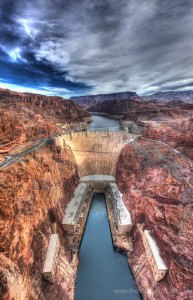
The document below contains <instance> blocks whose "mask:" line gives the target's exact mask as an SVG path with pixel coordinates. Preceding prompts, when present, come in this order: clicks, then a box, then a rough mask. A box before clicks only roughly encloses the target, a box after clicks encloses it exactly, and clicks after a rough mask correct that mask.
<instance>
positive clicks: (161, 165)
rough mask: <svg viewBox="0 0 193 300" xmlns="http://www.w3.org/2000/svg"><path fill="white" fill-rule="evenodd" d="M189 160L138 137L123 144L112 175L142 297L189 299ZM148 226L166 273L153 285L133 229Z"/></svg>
mask: <svg viewBox="0 0 193 300" xmlns="http://www.w3.org/2000/svg"><path fill="white" fill-rule="evenodd" d="M192 170H193V163H192V160H190V159H189V158H188V157H186V156H184V155H182V154H180V153H177V152H176V151H175V149H173V148H171V147H170V146H167V145H164V144H161V143H159V142H157V141H148V140H144V139H143V138H140V139H139V140H138V141H137V142H133V143H130V144H128V145H126V146H124V148H123V150H122V152H121V154H120V156H119V160H118V166H117V172H116V179H117V182H118V186H119V189H120V191H121V192H122V193H123V199H124V202H125V204H126V206H127V207H128V209H129V210H130V212H131V215H132V221H133V223H134V229H133V232H132V237H133V242H134V244H133V250H132V252H131V254H130V257H129V263H130V266H131V267H132V270H133V272H134V275H135V276H136V281H137V283H138V286H139V288H140V289H141V292H142V294H143V296H144V299H152V300H153V299H175V298H176V299H178V300H182V299H191V298H192V297H193V292H192V284H193V271H192V268H193V263H192V261H193V252H192V249H193V236H192V232H193V200H192V199H193V197H192V195H193V171H192ZM137 224H142V225H143V226H144V229H149V230H152V233H153V235H154V237H155V239H156V241H157V243H158V246H159V249H160V252H161V254H162V257H163V259H164V260H165V262H166V263H167V266H168V268H169V271H168V273H167V275H166V277H165V278H164V279H163V280H162V281H160V282H159V283H157V284H156V282H155V281H154V277H153V273H152V270H151V267H150V265H149V263H148V261H147V260H146V259H145V249H144V246H143V243H142V238H141V235H140V233H139V230H138V229H137Z"/></svg>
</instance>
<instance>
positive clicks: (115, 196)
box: [109, 183, 132, 234]
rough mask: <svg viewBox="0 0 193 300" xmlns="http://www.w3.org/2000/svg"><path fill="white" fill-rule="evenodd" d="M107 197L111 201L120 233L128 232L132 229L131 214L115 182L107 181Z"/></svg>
mask: <svg viewBox="0 0 193 300" xmlns="http://www.w3.org/2000/svg"><path fill="white" fill-rule="evenodd" d="M109 197H110V200H111V202H112V206H113V211H114V216H115V219H116V223H117V228H118V231H119V232H120V233H122V234H124V233H129V232H130V231H131V229H132V221H131V215H130V213H129V211H128V209H127V208H126V206H125V204H124V202H123V200H122V195H121V193H120V191H119V189H118V186H117V184H116V183H109Z"/></svg>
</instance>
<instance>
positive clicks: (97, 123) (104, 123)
mask: <svg viewBox="0 0 193 300" xmlns="http://www.w3.org/2000/svg"><path fill="white" fill-rule="evenodd" d="M92 119H93V122H92V123H91V124H90V126H89V130H91V131H95V130H97V131H98V130H99V131H102V130H111V131H119V130H121V127H120V125H119V121H118V120H113V119H110V118H107V117H102V116H92Z"/></svg>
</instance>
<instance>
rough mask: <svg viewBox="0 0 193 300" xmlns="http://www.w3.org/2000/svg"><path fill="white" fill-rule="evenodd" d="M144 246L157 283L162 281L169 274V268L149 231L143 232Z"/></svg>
mask: <svg viewBox="0 0 193 300" xmlns="http://www.w3.org/2000/svg"><path fill="white" fill-rule="evenodd" d="M143 244H144V247H145V251H146V255H147V259H148V261H149V263H150V265H151V268H152V272H153V275H154V278H155V281H157V282H158V281H160V280H161V279H163V278H164V276H165V274H166V273H167V270H168V267H167V265H166V264H165V262H164V260H163V259H162V257H161V255H160V251H159V248H158V246H157V243H156V241H155V240H154V238H153V237H152V236H151V233H150V231H149V230H144V232H143Z"/></svg>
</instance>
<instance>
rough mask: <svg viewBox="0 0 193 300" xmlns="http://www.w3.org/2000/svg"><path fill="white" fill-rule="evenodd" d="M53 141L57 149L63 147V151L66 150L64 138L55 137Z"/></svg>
mask: <svg viewBox="0 0 193 300" xmlns="http://www.w3.org/2000/svg"><path fill="white" fill-rule="evenodd" d="M52 141H53V142H54V145H55V146H56V147H61V148H62V149H63V148H64V139H63V136H56V137H53V138H52Z"/></svg>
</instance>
